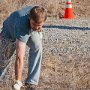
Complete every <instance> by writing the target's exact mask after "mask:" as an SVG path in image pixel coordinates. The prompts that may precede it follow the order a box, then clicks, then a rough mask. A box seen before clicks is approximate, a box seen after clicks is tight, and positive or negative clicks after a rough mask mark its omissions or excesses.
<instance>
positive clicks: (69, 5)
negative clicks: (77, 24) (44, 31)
mask: <svg viewBox="0 0 90 90" xmlns="http://www.w3.org/2000/svg"><path fill="white" fill-rule="evenodd" d="M74 17H75V16H74V14H73V10H72V3H71V0H67V2H66V9H65V14H64V18H67V19H73V18H74Z"/></svg>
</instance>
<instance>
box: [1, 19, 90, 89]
mask: <svg viewBox="0 0 90 90" xmlns="http://www.w3.org/2000/svg"><path fill="white" fill-rule="evenodd" d="M12 61H13V62H12V64H11V66H10V67H9V68H8V70H7V72H6V75H5V77H4V79H3V80H2V81H1V82H0V90H12V85H13V83H14V81H15V75H14V61H15V57H14V58H13V59H12ZM27 61H28V47H27V49H26V55H25V59H24V62H25V63H24V71H23V84H24V80H25V79H26V76H27V63H28V62H27ZM22 90H24V89H22ZM37 90H90V18H87V19H73V20H65V19H61V20H58V21H55V20H49V21H47V22H46V24H45V26H44V29H43V61H42V69H41V76H40V81H39V85H38V86H37Z"/></svg>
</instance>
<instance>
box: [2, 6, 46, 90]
mask: <svg viewBox="0 0 90 90" xmlns="http://www.w3.org/2000/svg"><path fill="white" fill-rule="evenodd" d="M46 18H47V14H46V10H45V9H44V8H43V7H40V6H28V7H25V8H23V9H20V10H17V11H15V12H13V13H12V14H11V15H10V16H9V17H8V18H7V19H6V20H5V21H4V23H3V30H2V33H1V34H2V38H4V39H3V40H6V41H7V40H11V41H12V42H15V44H16V61H15V78H16V83H15V84H14V86H13V88H14V90H20V88H21V86H22V71H23V58H24V55H25V47H26V45H28V46H29V47H30V50H29V62H28V63H29V66H28V76H27V79H26V81H25V85H26V86H27V88H29V89H27V90H34V88H33V85H38V82H39V77H40V69H41V61H42V26H43V24H44V22H45V20H46ZM10 56H11V55H9V56H8V57H10ZM2 58H3V59H4V58H5V57H2Z"/></svg>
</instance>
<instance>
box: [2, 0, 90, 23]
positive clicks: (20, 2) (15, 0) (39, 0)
mask: <svg viewBox="0 0 90 90" xmlns="http://www.w3.org/2000/svg"><path fill="white" fill-rule="evenodd" d="M65 2H66V0H0V24H1V25H2V22H3V20H5V19H6V18H7V17H8V16H9V14H10V13H11V12H13V11H14V10H16V9H19V8H21V7H24V6H26V5H27V6H28V5H32V4H40V5H42V6H44V7H45V8H46V9H47V12H48V17H53V18H54V19H59V17H60V18H61V17H62V16H63V15H64V11H65ZM72 4H73V9H74V10H73V11H74V14H75V15H76V17H77V18H78V17H85V18H87V17H90V12H89V10H90V6H89V5H90V2H89V0H79V1H77V0H73V1H72Z"/></svg>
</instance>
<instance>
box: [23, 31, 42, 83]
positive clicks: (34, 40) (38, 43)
mask: <svg viewBox="0 0 90 90" xmlns="http://www.w3.org/2000/svg"><path fill="white" fill-rule="evenodd" d="M27 44H28V46H29V47H30V51H29V62H28V77H27V79H26V82H25V83H28V84H34V85H37V84H38V81H39V77H40V69H41V61H42V39H41V37H40V34H39V33H38V32H36V31H34V32H32V36H31V37H30V39H29V41H28V43H27Z"/></svg>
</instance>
